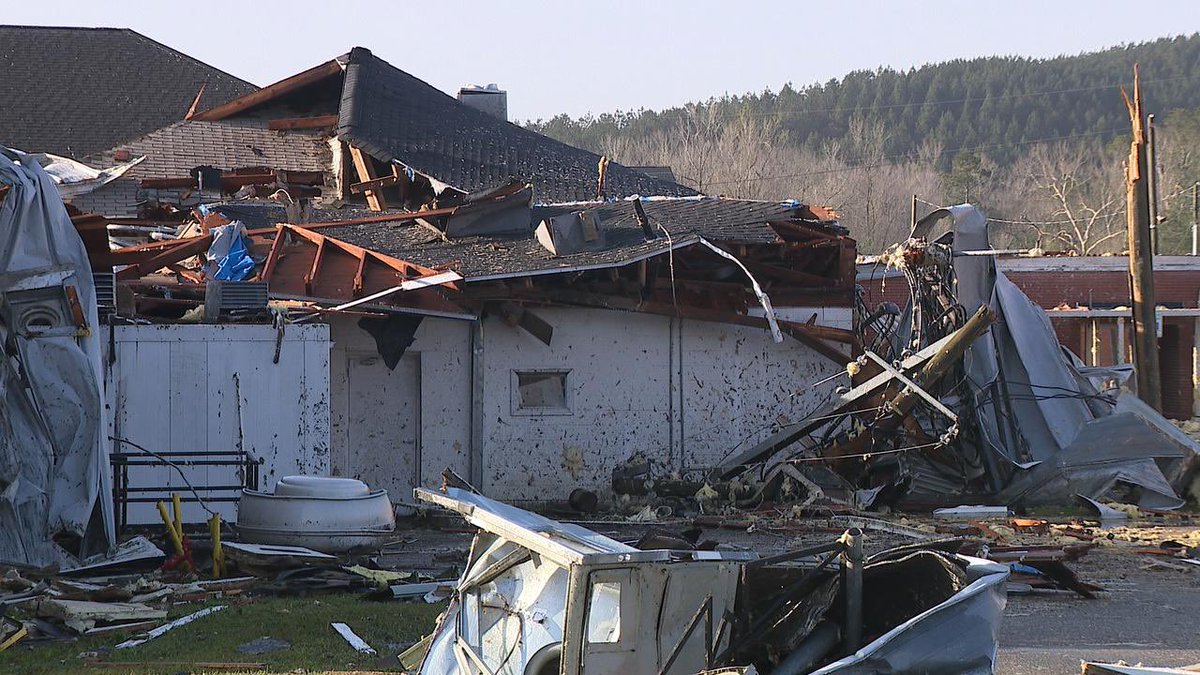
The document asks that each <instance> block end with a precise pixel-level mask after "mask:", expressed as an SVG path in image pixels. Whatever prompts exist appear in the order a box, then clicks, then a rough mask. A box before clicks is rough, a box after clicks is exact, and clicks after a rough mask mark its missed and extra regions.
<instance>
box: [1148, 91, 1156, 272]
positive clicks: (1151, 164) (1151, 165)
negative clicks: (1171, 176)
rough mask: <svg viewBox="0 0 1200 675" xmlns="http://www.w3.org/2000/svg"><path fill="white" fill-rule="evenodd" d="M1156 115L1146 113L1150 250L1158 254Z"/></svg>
mask: <svg viewBox="0 0 1200 675" xmlns="http://www.w3.org/2000/svg"><path fill="white" fill-rule="evenodd" d="M1154 136H1155V134H1154V115H1146V190H1147V192H1148V193H1149V195H1150V199H1149V203H1150V252H1151V253H1153V254H1154V255H1158V147H1157V145H1156V144H1155V142H1154Z"/></svg>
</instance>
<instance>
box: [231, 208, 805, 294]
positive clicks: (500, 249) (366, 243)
mask: <svg viewBox="0 0 1200 675" xmlns="http://www.w3.org/2000/svg"><path fill="white" fill-rule="evenodd" d="M643 206H644V208H645V211H646V216H647V218H648V219H649V220H650V222H651V223H652V224H653V226H654V229H655V231H656V232H657V233H659V235H660V236H659V237H658V238H656V239H653V240H651V241H646V240H645V237H644V236H643V234H642V229H641V226H640V225H638V223H637V219H636V217H635V215H634V208H633V202H632V201H628V200H622V201H615V202H606V203H603V204H600V203H584V204H580V203H575V204H549V205H544V206H535V207H534V208H533V209H532V213H531V218H530V229H529V230H528V231H527V232H517V233H510V234H491V235H486V236H471V237H456V238H453V239H450V240H449V241H446V240H443V239H442V238H441V237H439V236H437V235H436V234H434V233H433V232H430V231H429V230H427V229H425V228H424V227H421V226H419V225H417V224H415V223H413V222H412V221H403V222H396V221H392V222H379V223H367V224H357V225H341V226H332V227H322V228H321V229H320V230H318V232H320V233H321V234H323V235H326V236H329V237H333V238H334V239H338V240H341V241H344V242H346V243H349V244H354V245H356V246H361V247H363V248H366V249H370V250H372V251H376V252H378V253H382V254H384V255H388V256H392V257H394V258H399V259H402V260H408V261H410V262H413V263H416V264H419V265H423V266H425V267H432V268H442V269H453V270H455V271H457V272H458V273H459V274H462V275H463V277H464V278H466V279H467V280H468V281H471V280H478V279H482V278H487V277H491V276H494V275H505V276H508V275H513V276H519V275H525V274H539V273H540V274H545V273H553V272H557V271H563V270H565V269H569V268H577V267H588V266H611V265H620V264H625V263H628V262H633V261H636V260H639V259H642V258H645V257H649V256H652V255H658V254H662V253H665V252H666V251H667V249H668V248H669V247H670V245H671V244H672V243H674V244H680V243H681V242H690V243H695V241H696V240H697V238H698V237H705V238H706V239H710V240H712V241H724V242H737V243H745V244H755V243H764V244H765V243H771V242H775V241H777V240H778V235H777V234H776V233H775V230H774V229H772V228H771V227H770V226H769V225H768V224H767V222H768V221H772V220H788V219H792V218H796V217H798V216H799V215H800V210H801V209H802V207H801V206H800V205H798V204H796V203H794V202H762V201H749V200H737V199H725V198H720V197H689V198H675V199H648V200H644V201H643ZM217 210H218V211H220V212H221V213H222V214H223V215H225V216H226V217H228V218H235V217H236V218H238V219H240V220H242V222H243V223H245V225H246V226H247V227H250V228H254V227H265V226H267V225H270V224H273V223H278V222H283V221H284V220H285V219H286V215H285V214H284V210H283V209H282V208H281V207H278V206H275V205H269V204H260V203H253V204H252V203H240V204H230V205H227V206H219V207H217ZM582 210H594V211H596V212H597V213H598V214H599V215H600V218H601V221H602V222H603V228H604V229H605V231H606V234H605V247H604V248H603V249H602V250H599V251H582V252H579V253H574V254H571V255H564V256H557V257H555V256H553V255H551V254H550V252H549V251H547V250H546V249H545V248H544V247H542V245H541V244H540V243H538V241H537V238H536V237H535V236H534V228H535V227H536V225H537V224H538V223H540V222H541V221H542V220H543V219H545V218H549V217H552V216H557V215H561V214H565V213H570V212H573V211H582ZM364 215H374V216H378V215H382V214H379V213H377V212H360V211H342V210H317V211H314V213H313V221H314V222H322V221H324V222H329V221H332V220H338V219H347V220H349V219H353V218H357V217H361V216H364ZM660 225H661V226H662V227H663V228H665V229H666V231H667V233H669V235H670V236H669V237H668V236H666V235H664V234H662V230H660V229H659V226H660Z"/></svg>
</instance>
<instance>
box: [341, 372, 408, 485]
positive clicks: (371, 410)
mask: <svg viewBox="0 0 1200 675" xmlns="http://www.w3.org/2000/svg"><path fill="white" fill-rule="evenodd" d="M348 367H349V373H348V375H349V380H350V387H349V393H350V401H349V423H350V428H349V430H348V431H349V433H348V440H349V449H348V459H349V467H348V469H349V472H350V476H351V477H352V478H357V479H359V480H361V481H363V482H365V483H366V484H367V485H369V486H371V487H372V488H384V489H386V490H387V491H388V496H389V497H390V498H391V499H392V501H401V502H411V501H412V491H413V488H414V487H416V485H417V476H418V474H419V467H420V461H421V455H420V438H421V436H420V427H421V413H420V407H421V405H420V402H421V360H420V355H419V354H405V355H404V357H403V358H401V359H400V362H399V363H397V364H396V367H395V369H393V370H388V368H387V366H386V365H384V363H383V359H381V358H379V357H378V356H366V355H363V356H353V355H352V356H350V358H349V366H348Z"/></svg>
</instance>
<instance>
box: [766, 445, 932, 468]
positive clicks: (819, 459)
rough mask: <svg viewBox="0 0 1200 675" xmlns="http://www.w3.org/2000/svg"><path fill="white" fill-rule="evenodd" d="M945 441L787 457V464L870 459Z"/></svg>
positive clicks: (923, 448)
mask: <svg viewBox="0 0 1200 675" xmlns="http://www.w3.org/2000/svg"><path fill="white" fill-rule="evenodd" d="M945 445H946V444H945V443H943V442H941V441H934V442H932V443H923V444H921V445H909V446H906V447H903V448H892V449H890V450H876V451H875V452H859V453H855V454H852V455H838V456H837V457H793V458H791V459H785V460H783V462H784V463H785V464H808V463H814V462H836V461H838V460H839V459H857V458H864V459H870V458H872V457H876V456H879V455H895V454H898V453H901V452H911V451H913V450H926V449H928V448H936V447H945Z"/></svg>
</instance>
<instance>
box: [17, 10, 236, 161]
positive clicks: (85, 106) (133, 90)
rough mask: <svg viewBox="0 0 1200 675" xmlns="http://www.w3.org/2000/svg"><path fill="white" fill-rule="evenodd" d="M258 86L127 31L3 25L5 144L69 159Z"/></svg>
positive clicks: (155, 127) (119, 29) (159, 125)
mask: <svg viewBox="0 0 1200 675" xmlns="http://www.w3.org/2000/svg"><path fill="white" fill-rule="evenodd" d="M202 83H204V84H205V87H204V96H203V98H202V99H201V107H202V108H204V107H211V106H213V105H217V104H218V103H223V102H225V101H228V100H230V99H232V98H236V97H238V96H241V95H243V94H247V93H249V92H252V91H254V90H255V89H257V87H255V86H254V85H253V84H250V83H249V82H246V81H244V80H241V79H238V78H236V77H234V76H232V75H230V74H228V73H226V72H223V71H220V70H218V69H216V68H213V67H212V66H209V65H207V64H204V63H201V62H200V61H197V60H196V59H194V58H192V57H190V56H187V55H186V54H182V53H180V52H178V51H176V50H174V49H171V48H170V47H167V46H165V45H163V44H160V43H158V42H155V41H154V40H151V39H150V38H147V37H146V36H144V35H141V34H140V33H137V32H135V31H132V30H129V29H127V28H51V27H38V26H0V102H2V103H0V144H3V145H8V146H11V147H15V148H18V149H20V150H25V151H27V152H51V153H56V154H60V155H67V156H71V157H83V156H84V155H87V154H89V153H93V152H98V151H101V150H105V149H108V148H111V147H113V146H115V145H117V144H118V143H120V142H122V141H126V140H129V139H131V138H134V137H137V136H139V135H141V134H145V133H146V132H149V131H152V130H154V129H158V128H160V127H163V126H166V125H168V124H170V123H172V122H175V121H178V120H181V119H183V117H184V115H185V114H186V113H187V111H188V108H189V107H190V106H191V104H192V101H193V100H194V99H195V97H196V92H197V91H199V89H200V85H201V84H202Z"/></svg>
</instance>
